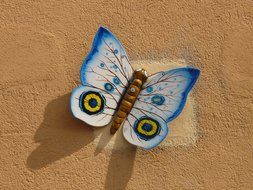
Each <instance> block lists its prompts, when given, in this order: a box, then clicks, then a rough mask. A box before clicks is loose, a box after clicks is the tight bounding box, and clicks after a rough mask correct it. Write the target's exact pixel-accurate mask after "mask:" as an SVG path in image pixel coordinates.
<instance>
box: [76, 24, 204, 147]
mask: <svg viewBox="0 0 253 190" xmlns="http://www.w3.org/2000/svg"><path fill="white" fill-rule="evenodd" d="M199 73H200V71H199V70H198V69H195V68H190V67H186V68H177V69H173V70H169V71H162V72H158V73H156V74H153V75H151V76H148V75H147V72H146V71H145V70H144V69H139V70H133V68H132V66H131V65H130V63H129V60H128V57H127V54H126V52H125V50H124V48H123V47H122V45H121V44H120V42H119V41H118V39H117V38H116V37H115V36H114V35H113V34H112V33H111V32H110V31H109V30H108V29H105V28H103V27H100V28H99V29H98V32H97V34H96V36H95V39H94V41H93V45H92V49H91V51H90V53H89V54H88V56H87V58H86V59H85V60H84V62H83V65H82V68H81V73H80V75H81V82H82V85H81V86H79V87H77V88H76V89H74V90H73V92H72V95H71V110H72V112H73V115H74V116H75V117H76V118H78V119H80V120H82V121H84V122H85V123H87V124H89V125H92V126H94V127H102V126H105V125H107V124H109V123H112V125H111V130H110V131H111V133H112V134H114V133H115V132H116V131H117V129H118V128H119V127H120V126H121V125H122V126H123V135H124V137H125V139H126V140H127V141H128V142H129V143H131V144H134V145H136V146H140V147H143V148H145V149H151V148H153V147H155V146H157V145H158V144H160V143H161V142H162V140H163V139H164V138H165V137H166V136H167V134H168V131H169V128H168V122H170V121H172V120H173V119H175V118H176V117H177V116H178V115H179V114H180V113H181V111H182V109H183V107H184V105H185V102H186V98H187V94H188V93H189V91H190V90H191V88H192V87H193V85H194V84H195V82H196V80H197V78H198V76H199Z"/></svg>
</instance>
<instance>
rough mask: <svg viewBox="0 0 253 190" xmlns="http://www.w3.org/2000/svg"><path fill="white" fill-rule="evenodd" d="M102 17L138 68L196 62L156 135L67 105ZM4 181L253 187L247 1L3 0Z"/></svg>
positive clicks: (52, 185) (252, 27)
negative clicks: (128, 132)
mask: <svg viewBox="0 0 253 190" xmlns="http://www.w3.org/2000/svg"><path fill="white" fill-rule="evenodd" d="M100 25H102V26H105V27H107V28H109V29H110V30H111V31H112V32H113V33H114V34H115V35H116V36H117V37H118V38H119V40H120V41H121V43H122V44H123V45H124V47H125V48H126V51H127V52H128V56H129V59H130V61H131V62H132V63H133V65H134V67H135V68H138V67H140V66H141V67H143V68H145V69H147V70H148V71H149V73H154V72H157V71H161V70H165V69H168V68H171V67H178V66H180V65H182V64H184V65H190V66H194V67H196V68H199V69H200V70H201V75H200V78H199V80H198V82H197V84H196V86H195V87H194V89H193V91H192V92H191V94H190V99H189V101H188V103H187V105H186V108H185V109H184V111H183V113H182V115H181V116H179V117H178V118H177V119H176V120H175V121H173V122H172V123H171V124H170V127H171V133H170V134H169V135H168V137H167V138H166V140H165V142H163V143H162V144H161V145H160V146H159V147H157V148H155V149H152V150H149V151H145V150H142V149H140V148H136V147H134V146H131V145H129V144H128V143H127V142H126V141H125V140H124V138H123V136H122V131H119V132H117V134H116V135H115V136H114V137H112V136H111V135H109V127H106V128H105V129H103V130H102V129H100V130H99V129H93V128H92V127H89V126H87V125H85V124H84V123H83V122H81V121H79V120H77V119H75V118H74V117H73V116H72V114H71V112H70V106H69V102H70V94H71V91H72V89H73V88H75V87H77V86H78V85H79V84H80V79H79V70H80V68H81V65H82V61H83V59H84V58H85V56H86V55H87V53H88V52H89V49H90V47H91V44H92V40H93V37H94V35H95V33H96V31H97V29H98V27H99V26H100ZM0 71H1V72H0V73H1V74H0V105H1V106H0V116H1V119H0V126H1V127H0V137H1V138H0V150H1V153H0V189H12V190H13V189H106V190H114V189H115V190H122V189H138V190H141V189H145V190H146V189H187V190H189V189H192V190H193V189H194V190H195V189H212V190H213V189H215V190H216V189H229V190H230V189H236V190H237V189H242V190H250V189H253V121H252V120H253V98H252V92H253V78H252V76H253V2H252V1H250V0H241V1H231V0H227V1H226V0H219V1H218V0H217V1H211V0H210V1H208V0H194V1H192V0H190V1H188V0H172V1H169V0H164V1H162V0H156V1H151V0H141V1H133V0H130V1H105V0H104V1H100V0H98V1H87V0H54V1H51V0H43V1H42V0H38V1H32V0H13V1H10V0H1V1H0Z"/></svg>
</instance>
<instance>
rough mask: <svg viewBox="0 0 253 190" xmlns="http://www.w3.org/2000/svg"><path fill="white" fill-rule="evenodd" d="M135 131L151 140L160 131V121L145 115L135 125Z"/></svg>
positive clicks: (145, 138) (141, 136)
mask: <svg viewBox="0 0 253 190" xmlns="http://www.w3.org/2000/svg"><path fill="white" fill-rule="evenodd" d="M134 130H135V132H136V133H137V134H138V136H139V137H140V138H142V139H144V140H150V139H152V138H153V137H155V136H156V135H157V134H158V133H159V132H160V125H159V123H158V122H157V121H156V120H154V119H152V118H149V117H143V118H141V119H140V120H138V122H137V123H136V125H135V128H134Z"/></svg>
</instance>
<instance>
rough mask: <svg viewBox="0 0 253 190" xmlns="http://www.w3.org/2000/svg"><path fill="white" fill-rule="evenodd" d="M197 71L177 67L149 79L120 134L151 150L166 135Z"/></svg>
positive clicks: (131, 141)
mask: <svg viewBox="0 0 253 190" xmlns="http://www.w3.org/2000/svg"><path fill="white" fill-rule="evenodd" d="M199 73H200V71H199V70H197V69H194V68H178V69H174V70H169V71H166V72H159V73H157V74H154V75H152V76H150V77H149V78H148V80H147V81H146V82H145V83H144V85H143V87H142V90H141V92H140V94H139V96H138V99H137V100H136V102H135V104H134V106H133V108H132V110H131V112H130V113H129V115H128V117H127V119H126V121H125V123H124V125H123V134H124V137H125V138H126V139H127V141H128V142H130V143H131V144H134V145H137V146H140V147H143V148H145V149H150V148H153V147H155V146H157V145H158V144H160V143H161V142H162V140H163V139H164V138H165V137H166V136H167V133H168V131H169V128H168V126H167V123H168V122H170V121H171V120H173V119H175V118H176V117H177V116H178V115H179V114H180V113H181V111H182V109H183V107H184V105H185V102H186V98H187V95H188V93H189V91H190V90H191V88H192V87H193V85H194V84H195V82H196V80H197V78H198V76H199Z"/></svg>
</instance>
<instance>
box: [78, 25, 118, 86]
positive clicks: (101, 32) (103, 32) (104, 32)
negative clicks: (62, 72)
mask: <svg viewBox="0 0 253 190" xmlns="http://www.w3.org/2000/svg"><path fill="white" fill-rule="evenodd" d="M105 37H111V38H113V39H114V40H115V41H117V42H118V43H119V44H120V42H119V40H118V39H117V38H116V36H114V35H113V33H112V32H110V31H109V30H108V29H107V28H104V27H102V26H100V27H99V29H98V31H97V33H96V35H95V37H94V40H93V43H92V47H91V50H90V52H89V53H88V55H87V57H86V58H85V59H84V61H83V64H82V67H81V70H80V79H81V82H82V84H85V81H86V80H85V74H84V73H85V71H86V68H87V65H88V62H89V60H91V59H92V57H93V56H94V55H95V54H96V53H98V47H99V45H100V44H101V43H102V42H103V41H102V39H103V38H105Z"/></svg>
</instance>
